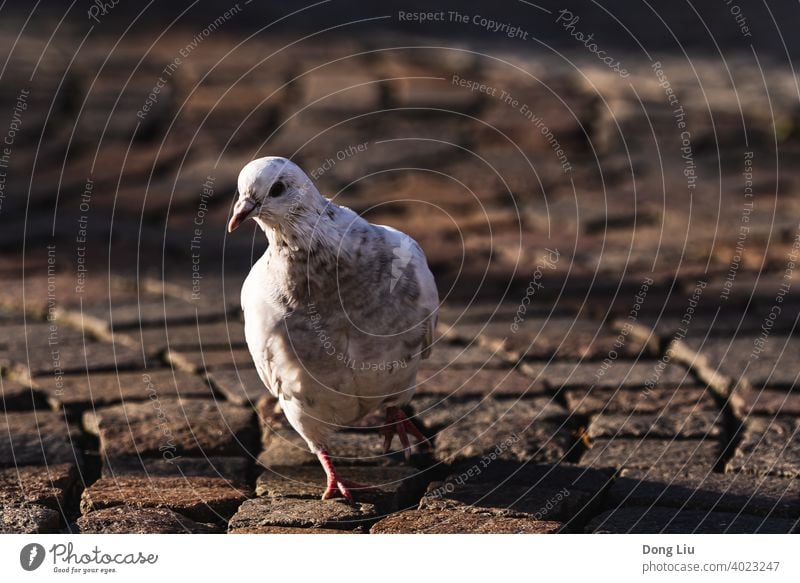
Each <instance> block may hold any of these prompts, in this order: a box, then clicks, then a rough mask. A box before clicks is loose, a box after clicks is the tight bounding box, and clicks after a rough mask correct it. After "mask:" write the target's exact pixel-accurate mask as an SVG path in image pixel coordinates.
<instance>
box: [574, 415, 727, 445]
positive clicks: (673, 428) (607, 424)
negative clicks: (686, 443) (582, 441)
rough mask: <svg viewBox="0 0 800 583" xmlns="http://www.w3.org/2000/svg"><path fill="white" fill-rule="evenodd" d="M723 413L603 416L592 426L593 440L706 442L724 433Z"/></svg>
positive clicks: (594, 421)
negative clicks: (627, 438) (703, 440)
mask: <svg viewBox="0 0 800 583" xmlns="http://www.w3.org/2000/svg"><path fill="white" fill-rule="evenodd" d="M722 422H723V418H722V413H717V412H715V411H691V412H684V413H682V412H673V411H672V409H666V410H665V411H661V412H659V413H650V414H647V415H632V414H629V413H613V414H606V413H601V414H599V415H596V416H594V417H592V420H591V422H590V423H589V430H588V436H589V438H590V439H598V438H603V437H605V438H613V437H648V438H670V437H672V438H681V439H691V438H695V439H703V438H706V437H718V436H720V435H721V434H722V428H721V423H722Z"/></svg>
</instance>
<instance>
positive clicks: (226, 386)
mask: <svg viewBox="0 0 800 583" xmlns="http://www.w3.org/2000/svg"><path fill="white" fill-rule="evenodd" d="M208 379H209V380H210V381H211V383H212V384H213V385H214V388H215V389H217V390H218V391H219V392H220V393H222V395H224V397H225V398H226V399H227V400H228V401H230V402H231V403H236V404H237V405H250V406H253V405H255V404H256V403H257V402H258V400H259V399H261V398H262V397H264V396H265V395H268V394H269V391H268V390H267V387H266V386H265V385H264V382H263V381H262V380H261V378H260V377H259V376H258V371H256V369H254V368H242V369H238V370H217V371H214V372H211V373H209V374H208Z"/></svg>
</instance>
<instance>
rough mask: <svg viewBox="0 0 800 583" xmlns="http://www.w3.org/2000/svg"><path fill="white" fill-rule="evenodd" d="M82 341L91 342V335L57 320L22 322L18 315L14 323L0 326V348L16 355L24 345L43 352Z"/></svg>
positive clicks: (29, 318)
mask: <svg viewBox="0 0 800 583" xmlns="http://www.w3.org/2000/svg"><path fill="white" fill-rule="evenodd" d="M84 339H86V340H87V341H90V342H91V341H92V340H93V338H92V336H91V335H90V336H87V335H86V334H84V333H83V331H82V330H80V329H78V328H75V327H74V326H71V325H69V324H68V323H66V322H63V321H61V320H58V319H55V320H52V321H48V322H43V321H41V320H38V319H34V318H31V317H30V316H28V317H27V318H26V319H25V321H24V322H23V319H22V314H20V315H19V319H18V320H17V321H15V322H14V323H8V322H6V323H4V324H3V325H2V326H0V346H3V347H5V348H10V349H12V350H13V351H14V352H17V353H19V352H23V351H24V350H25V346H26V345H27V346H28V348H29V349H38V350H44V349H47V348H49V347H51V346H55V345H57V344H61V343H78V344H80V343H82V342H83V341H84ZM51 343H52V344H51Z"/></svg>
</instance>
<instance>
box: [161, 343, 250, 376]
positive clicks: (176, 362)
mask: <svg viewBox="0 0 800 583" xmlns="http://www.w3.org/2000/svg"><path fill="white" fill-rule="evenodd" d="M167 362H169V363H170V364H172V365H173V366H175V368H177V369H180V370H185V371H187V372H195V373H196V372H202V371H204V370H205V371H217V370H240V369H241V370H247V369H252V368H254V365H253V357H252V356H250V352H248V350H247V349H246V348H209V349H208V350H206V349H203V350H202V351H200V350H197V351H178V350H170V351H169V352H167Z"/></svg>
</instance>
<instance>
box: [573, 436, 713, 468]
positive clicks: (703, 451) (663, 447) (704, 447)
mask: <svg viewBox="0 0 800 583" xmlns="http://www.w3.org/2000/svg"><path fill="white" fill-rule="evenodd" d="M722 450H723V448H722V444H721V443H720V442H718V441H716V440H713V439H705V440H697V439H650V438H648V439H598V440H596V441H595V442H593V444H592V447H591V448H590V449H589V450H588V451H586V452H585V453H584V454H583V456H582V457H581V459H580V462H579V463H580V465H581V466H585V467H591V468H594V469H623V468H625V469H632V470H633V469H637V470H648V469H650V468H652V467H659V468H663V469H664V470H665V471H667V470H669V471H675V472H690V471H691V472H703V473H708V472H711V471H712V470H713V469H714V467H715V466H716V465H717V464H718V463H719V460H720V458H721V456H722Z"/></svg>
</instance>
